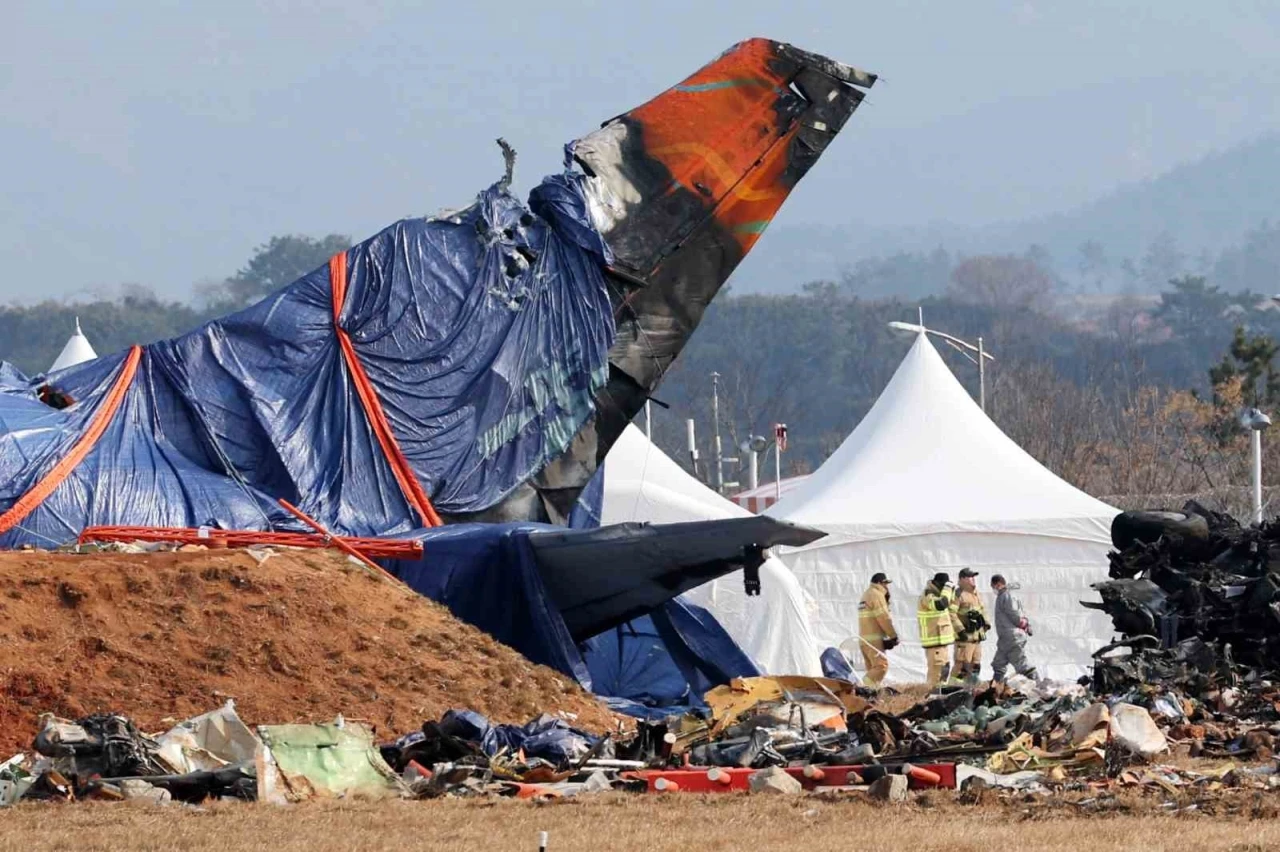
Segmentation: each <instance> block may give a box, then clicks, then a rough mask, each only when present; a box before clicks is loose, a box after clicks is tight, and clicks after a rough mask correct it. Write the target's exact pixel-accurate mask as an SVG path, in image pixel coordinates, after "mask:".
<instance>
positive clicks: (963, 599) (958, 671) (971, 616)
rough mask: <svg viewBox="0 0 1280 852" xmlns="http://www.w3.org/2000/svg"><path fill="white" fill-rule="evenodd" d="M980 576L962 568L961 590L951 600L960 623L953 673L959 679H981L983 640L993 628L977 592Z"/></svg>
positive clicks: (971, 570)
mask: <svg viewBox="0 0 1280 852" xmlns="http://www.w3.org/2000/svg"><path fill="white" fill-rule="evenodd" d="M977 576H978V572H977V571H974V570H973V569H972V568H962V569H960V590H959V592H958V593H957V594H956V597H955V599H954V600H953V601H952V604H951V608H952V610H953V611H954V612H955V615H956V621H957V622H958V623H959V624H960V627H958V628H957V630H956V650H955V665H954V666H953V667H952V670H951V674H952V677H954V678H955V679H956V680H957V681H960V682H963V683H968V684H975V683H977V682H978V670H979V669H980V668H981V667H982V643H983V641H984V640H985V639H986V638H987V631H988V630H990V629H991V623H990V622H988V621H987V611H986V609H985V608H984V607H983V606H982V598H981V597H980V596H979V595H978V584H977V583H976V582H974V578H975V577H977Z"/></svg>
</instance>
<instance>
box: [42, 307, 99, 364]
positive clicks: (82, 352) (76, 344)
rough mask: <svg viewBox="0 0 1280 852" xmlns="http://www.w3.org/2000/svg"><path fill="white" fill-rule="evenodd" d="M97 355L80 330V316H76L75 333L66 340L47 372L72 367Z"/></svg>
mask: <svg viewBox="0 0 1280 852" xmlns="http://www.w3.org/2000/svg"><path fill="white" fill-rule="evenodd" d="M97 357H98V353H97V352H94V351H93V346H92V345H91V344H90V343H89V338H87V337H85V336H84V332H83V331H81V330H80V317H76V330H75V333H74V334H72V335H71V337H70V339H68V340H67V345H66V346H63V347H62V352H61V353H60V354H59V355H58V357H57V359H56V360H55V361H54V362H53V366H51V367H50V368H49V372H50V373H52V372H54V371H55V370H61V369H64V368H66V367H74V366H75V365H76V364H83V363H84V362H85V361H92V360H93V359H95V358H97Z"/></svg>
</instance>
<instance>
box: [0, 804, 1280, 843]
mask: <svg viewBox="0 0 1280 852" xmlns="http://www.w3.org/2000/svg"><path fill="white" fill-rule="evenodd" d="M935 795H936V794H935ZM1275 798H1276V797H1275V796H1274V794H1272V795H1271V796H1267V797H1265V799H1267V800H1274V799H1275ZM1262 801H1263V800H1260V799H1256V798H1254V797H1251V796H1250V797H1244V798H1242V799H1241V800H1240V801H1239V802H1238V803H1237V805H1235V806H1232V807H1229V808H1223V809H1221V810H1219V812H1217V813H1207V812H1203V811H1202V812H1197V813H1186V814H1178V815H1171V814H1168V813H1158V812H1157V810H1158V807H1159V802H1158V801H1153V800H1148V801H1147V803H1146V804H1145V805H1144V804H1143V803H1141V802H1138V803H1117V807H1115V808H1114V809H1113V810H1109V811H1108V812H1105V813H1094V814H1093V815H1087V816H1086V815H1081V814H1080V812H1079V809H1078V808H1077V807H1076V806H1075V805H1070V804H1067V803H1065V802H1058V803H1054V802H1048V803H1038V804H1030V805H1026V804H1021V803H1018V804H1012V805H1010V804H1003V803H1000V802H992V803H989V804H983V805H974V806H964V805H959V804H956V803H955V802H954V801H953V799H952V798H951V796H950V794H948V795H947V796H945V797H936V798H932V799H931V798H925V799H922V800H917V801H916V802H915V803H912V804H908V805H903V806H897V807H889V806H877V805H873V804H870V803H867V802H862V801H855V800H851V799H847V798H846V799H842V800H834V801H832V800H826V799H823V798H820V797H812V796H805V797H798V798H794V799H790V798H789V799H766V798H761V797H753V798H749V797H747V796H746V795H722V796H709V797H696V796H680V795H673V796H669V797H655V796H625V795H622V794H612V795H607V796H603V797H597V798H593V799H584V800H578V801H563V802H558V803H554V804H548V805H537V804H531V803H527V802H516V801H511V800H483V801H475V800H473V801H458V800H446V801H435V802H393V803H384V804H371V803H370V804H359V803H355V804H346V805H335V804H329V805H306V806H298V807H293V808H276V807H265V806H258V805H233V804H223V805H217V806H213V807H208V808H204V809H199V810H189V809H178V808H172V807H170V808H153V807H144V806H135V805H128V804H96V805H95V804H85V805H70V806H65V805H64V806H49V805H24V806H21V807H18V808H15V809H13V810H11V811H7V812H0V852H38V850H45V849H50V850H52V849H60V850H61V849H76V850H78V852H96V850H103V852H105V850H113V851H115V850H118V852H144V850H145V852H186V850H197V849H217V850H219V852H251V850H252V851H253V852H256V850H261V849H269V850H272V852H338V850H343V852H346V850H355V849H359V850H386V852H406V850H417V849H450V850H473V849H474V850H486V852H488V850H503V852H520V850H529V852H534V850H536V849H537V835H538V832H539V831H547V832H549V833H550V845H549V849H548V852H574V851H575V850H583V851H584V852H597V850H598V851H599V852H688V850H690V849H696V850H699V852H728V850H775V849H776V850H803V852H828V851H829V852H849V850H850V849H870V850H877V852H897V850H902V852H933V850H938V852H998V851H999V850H1006V849H1007V850H1017V852H1058V850H1063V851H1064V852H1065V850H1070V852H1112V850H1117V852H1119V851H1120V850H1123V852H1139V850H1141V852H1165V850H1188V849H1190V850H1195V851H1196V852H1218V850H1223V852H1264V850H1280V820H1277V819H1276V806H1275V805H1268V806H1266V807H1259V805H1260V803H1261V802H1262ZM1210 810H1212V809H1210Z"/></svg>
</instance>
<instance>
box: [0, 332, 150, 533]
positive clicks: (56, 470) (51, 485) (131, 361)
mask: <svg viewBox="0 0 1280 852" xmlns="http://www.w3.org/2000/svg"><path fill="white" fill-rule="evenodd" d="M141 360H142V347H141V346H134V347H133V348H132V349H130V350H129V354H128V355H126V356H125V359H124V366H123V367H121V369H120V375H119V376H116V382H115V384H114V385H112V387H111V391H110V393H108V394H107V397H106V399H104V400H103V401H102V404H101V405H99V406H98V410H97V411H96V412H95V413H94V415H93V419H92V420H91V421H89V428H88V429H86V430H85V432H84V434H83V435H81V436H80V440H78V441H76V443H75V446H73V447H72V448H71V452H69V453H67V454H66V455H65V456H63V457H62V458H61V459H59V460H58V463H57V464H55V465H54V466H53V468H52V469H51V470H50V471H49V472H48V473H46V474H45V475H44V476H43V477H42V478H41V480H40V481H39V482H37V483H36V484H35V485H34V486H32V488H31V490H30V491H28V492H27V493H26V494H23V495H22V496H21V497H19V498H18V502H16V503H14V504H13V505H12V506H10V507H9V510H8V511H7V512H5V513H4V514H3V515H0V534H3V533H7V532H8V531H9V530H11V529H13V528H14V527H15V526H17V525H18V524H20V523H22V520H23V519H24V518H26V517H27V515H29V514H31V513H32V512H34V511H35V510H36V507H38V506H39V505H40V504H41V503H43V502H44V501H45V499H46V498H47V497H48V496H49V495H50V494H52V493H53V492H54V490H55V489H57V487H58V486H59V485H61V484H62V482H63V480H65V479H66V478H67V476H68V475H69V474H70V473H71V471H73V470H75V468H76V465H78V464H80V462H82V461H84V457H85V456H87V455H89V451H90V450H92V449H93V447H94V445H95V444H97V443H98V439H99V438H101V437H102V433H103V432H105V431H107V427H108V426H110V425H111V418H113V417H114V416H115V413H116V411H118V410H119V408H120V403H122V402H124V395H125V394H126V393H128V391H129V385H130V384H132V383H133V376H134V374H135V373H137V372H138V362H139V361H141Z"/></svg>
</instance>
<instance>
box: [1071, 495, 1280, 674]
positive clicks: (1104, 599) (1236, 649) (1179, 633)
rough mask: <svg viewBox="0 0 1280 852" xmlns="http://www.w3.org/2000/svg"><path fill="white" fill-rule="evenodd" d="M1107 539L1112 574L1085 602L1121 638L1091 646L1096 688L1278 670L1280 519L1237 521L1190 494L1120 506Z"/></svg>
mask: <svg viewBox="0 0 1280 852" xmlns="http://www.w3.org/2000/svg"><path fill="white" fill-rule="evenodd" d="M1112 540H1113V543H1115V544H1116V546H1117V550H1116V551H1113V552H1112V553H1111V554H1110V561H1111V570H1110V574H1111V576H1112V577H1113V578H1115V579H1112V580H1108V581H1106V582H1101V583H1095V584H1094V585H1093V588H1094V589H1095V590H1096V591H1097V592H1098V595H1099V597H1100V598H1101V602H1085V603H1084V606H1086V607H1089V608H1091V609H1098V610H1102V611H1104V612H1106V613H1107V614H1108V615H1109V616H1111V620H1112V623H1113V624H1114V625H1115V628H1116V631H1117V632H1118V633H1119V634H1120V635H1121V636H1122V637H1123V639H1122V640H1121V641H1120V642H1117V643H1113V644H1112V645H1109V646H1107V647H1106V648H1103V649H1101V650H1100V651H1098V652H1097V653H1096V654H1095V669H1094V680H1095V686H1096V687H1097V688H1099V689H1109V688H1111V687H1114V686H1115V685H1116V684H1117V683H1129V684H1139V683H1154V682H1158V681H1162V680H1175V681H1179V682H1186V681H1188V680H1189V679H1191V680H1195V681H1197V683H1198V684H1199V685H1203V683H1205V682H1207V681H1208V680H1210V679H1213V678H1224V677H1238V676H1240V675H1242V674H1244V673H1245V672H1246V671H1253V672H1256V673H1258V674H1259V675H1266V674H1270V673H1274V672H1277V671H1280V526H1277V525H1275V524H1264V525H1263V526H1262V527H1260V528H1258V527H1249V528H1246V527H1242V526H1240V524H1238V523H1237V522H1236V521H1235V520H1234V519H1232V518H1231V517H1229V516H1227V515H1223V514H1219V513H1215V512H1211V511H1209V510H1208V509H1205V508H1204V507H1203V506H1200V505H1199V504H1196V503H1194V502H1192V503H1188V504H1187V505H1186V506H1184V507H1183V509H1182V511H1181V512H1126V513H1124V514H1121V515H1119V516H1118V517H1117V518H1116V519H1115V521H1114V522H1113V525H1112ZM1124 647H1127V648H1128V649H1129V650H1128V651H1127V652H1125V653H1123V654H1119V655H1117V654H1114V653H1113V652H1114V651H1116V650H1118V649H1121V648H1124Z"/></svg>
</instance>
